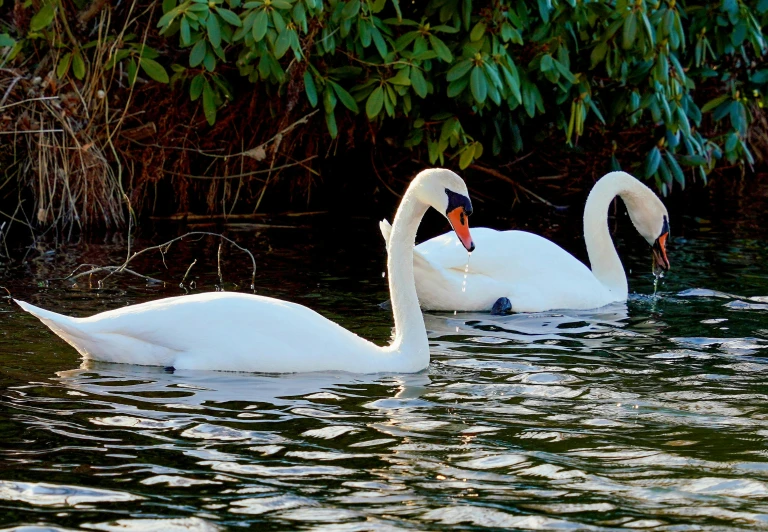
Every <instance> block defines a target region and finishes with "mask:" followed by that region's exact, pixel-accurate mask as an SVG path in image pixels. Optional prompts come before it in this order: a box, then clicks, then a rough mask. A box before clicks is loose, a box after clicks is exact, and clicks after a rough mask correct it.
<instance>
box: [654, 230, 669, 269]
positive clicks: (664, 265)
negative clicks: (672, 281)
mask: <svg viewBox="0 0 768 532" xmlns="http://www.w3.org/2000/svg"><path fill="white" fill-rule="evenodd" d="M668 237H669V233H664V234H663V235H661V236H660V237H659V238H657V239H656V242H654V244H653V270H654V272H655V271H656V270H657V268H659V269H661V270H663V271H665V272H666V271H669V258H668V257H667V238H668Z"/></svg>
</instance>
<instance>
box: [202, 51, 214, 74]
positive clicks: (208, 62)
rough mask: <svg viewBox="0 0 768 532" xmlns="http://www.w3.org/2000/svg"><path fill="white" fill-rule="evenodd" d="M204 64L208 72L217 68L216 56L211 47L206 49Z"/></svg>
mask: <svg viewBox="0 0 768 532" xmlns="http://www.w3.org/2000/svg"><path fill="white" fill-rule="evenodd" d="M203 66H204V67H205V69H206V70H207V71H208V72H213V71H214V69H215V68H216V56H215V55H213V52H212V51H211V49H210V47H208V49H207V50H206V51H205V58H204V59H203Z"/></svg>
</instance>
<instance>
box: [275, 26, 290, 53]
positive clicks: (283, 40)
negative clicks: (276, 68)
mask: <svg viewBox="0 0 768 532" xmlns="http://www.w3.org/2000/svg"><path fill="white" fill-rule="evenodd" d="M290 47H291V32H290V31H284V32H283V33H281V34H279V35H278V36H277V40H276V41H275V59H280V58H281V57H283V56H284V55H285V52H287V51H288V48H290Z"/></svg>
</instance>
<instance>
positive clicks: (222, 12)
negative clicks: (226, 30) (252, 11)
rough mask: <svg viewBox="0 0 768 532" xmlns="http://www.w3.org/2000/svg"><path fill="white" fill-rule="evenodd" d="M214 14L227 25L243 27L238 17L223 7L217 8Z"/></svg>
mask: <svg viewBox="0 0 768 532" xmlns="http://www.w3.org/2000/svg"><path fill="white" fill-rule="evenodd" d="M216 12H217V13H218V14H219V16H220V17H221V18H222V19H224V20H225V21H226V22H227V23H229V24H232V25H233V26H237V27H238V28H239V27H240V26H242V25H243V23H242V22H241V21H240V17H238V16H237V15H235V13H234V12H232V11H230V10H229V9H225V8H223V7H217V8H216Z"/></svg>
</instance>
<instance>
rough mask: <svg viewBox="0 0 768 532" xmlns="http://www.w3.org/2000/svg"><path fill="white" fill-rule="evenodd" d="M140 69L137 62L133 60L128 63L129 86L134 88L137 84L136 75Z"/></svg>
mask: <svg viewBox="0 0 768 532" xmlns="http://www.w3.org/2000/svg"><path fill="white" fill-rule="evenodd" d="M138 69H139V67H138V66H137V65H136V60H135V59H133V58H131V59H130V61H128V66H127V70H128V85H130V86H131V87H133V84H134V83H136V74H137V72H138Z"/></svg>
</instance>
